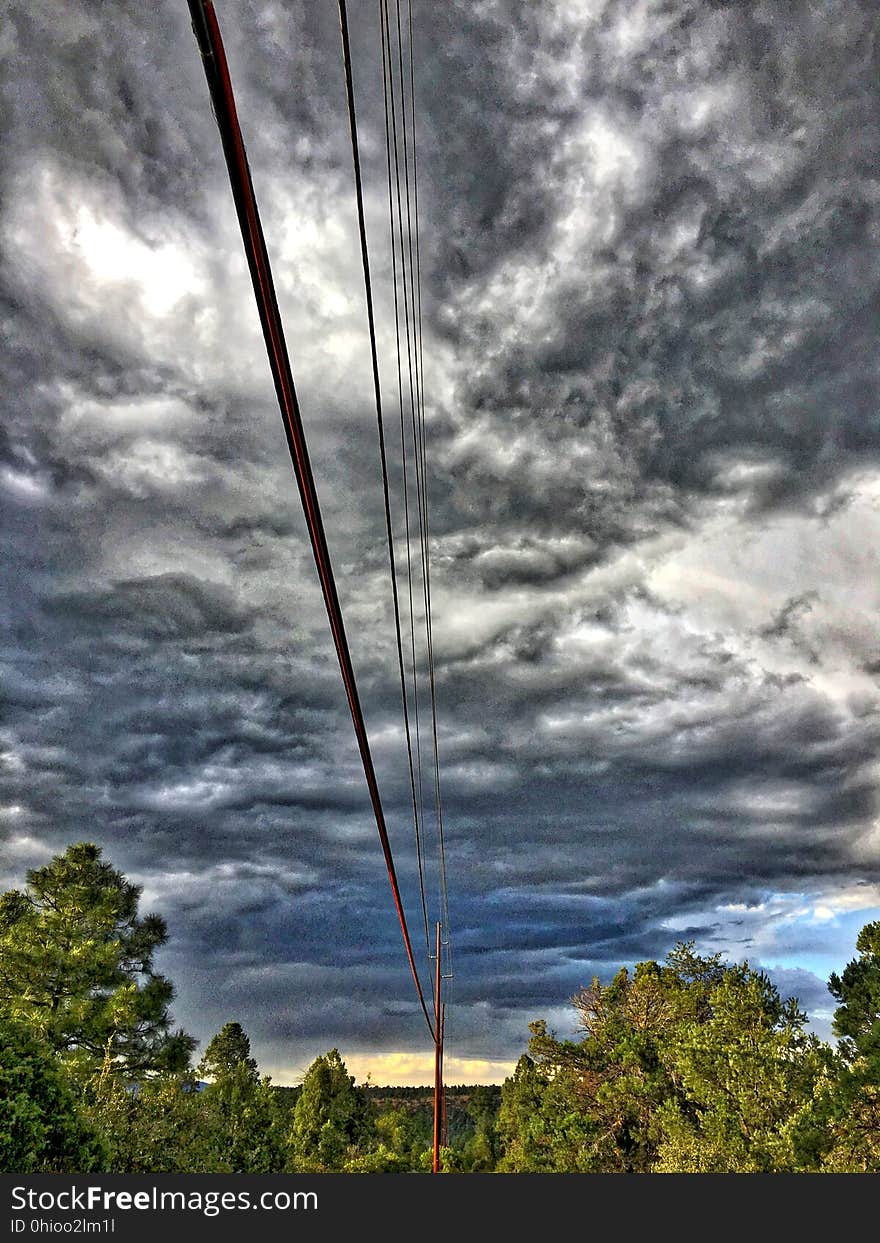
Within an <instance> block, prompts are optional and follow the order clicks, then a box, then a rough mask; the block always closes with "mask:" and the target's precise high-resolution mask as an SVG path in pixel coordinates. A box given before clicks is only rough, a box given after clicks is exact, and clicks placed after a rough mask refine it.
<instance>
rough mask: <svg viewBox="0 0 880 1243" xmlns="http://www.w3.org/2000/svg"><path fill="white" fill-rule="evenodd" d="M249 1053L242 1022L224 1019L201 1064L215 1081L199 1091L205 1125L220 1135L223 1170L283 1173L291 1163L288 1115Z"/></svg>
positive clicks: (236, 1172) (217, 1135) (237, 1172)
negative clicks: (288, 1147)
mask: <svg viewBox="0 0 880 1243" xmlns="http://www.w3.org/2000/svg"><path fill="white" fill-rule="evenodd" d="M250 1053H251V1042H250V1040H249V1039H248V1036H247V1034H246V1033H245V1031H244V1029H243V1028H242V1026H241V1024H240V1023H226V1024H225V1025H224V1027H222V1028H221V1030H220V1031H219V1032H218V1033H217V1035H216V1036H214V1038H213V1039H212V1040H211V1041H210V1043H209V1044H208V1047H207V1049H206V1050H205V1056H204V1057H203V1059H202V1061H201V1063H200V1064H199V1073H200V1074H208V1075H211V1076H212V1079H213V1082H211V1083H210V1084H208V1086H207V1087H206V1088H205V1089H204V1091H203V1092H202V1093H200V1097H201V1100H200V1104H201V1106H202V1109H203V1111H204V1125H205V1126H206V1127H207V1128H208V1129H209V1130H211V1131H212V1133H213V1134H214V1135H215V1136H216V1146H217V1149H218V1151H219V1152H220V1153H221V1154H222V1161H223V1164H224V1168H225V1167H228V1168H229V1169H231V1170H232V1172H233V1173H235V1174H280V1173H281V1172H282V1171H283V1170H284V1167H285V1164H286V1161H287V1141H286V1135H285V1129H286V1124H287V1121H288V1118H287V1114H286V1112H284V1111H283V1107H282V1104H281V1101H280V1099H279V1097H278V1095H277V1093H276V1092H275V1090H274V1088H273V1087H272V1084H271V1080H270V1079H269V1077H268V1076H266V1077H265V1078H262V1079H261V1078H260V1075H259V1073H258V1071H257V1063H256V1061H255V1060H254V1058H252V1057H251V1055H250Z"/></svg>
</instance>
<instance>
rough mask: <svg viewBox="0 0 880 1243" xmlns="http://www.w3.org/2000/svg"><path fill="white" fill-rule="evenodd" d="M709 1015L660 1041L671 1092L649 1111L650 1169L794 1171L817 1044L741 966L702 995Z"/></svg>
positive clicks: (792, 1007) (768, 987) (795, 1014)
mask: <svg viewBox="0 0 880 1243" xmlns="http://www.w3.org/2000/svg"><path fill="white" fill-rule="evenodd" d="M708 1001H709V1005H710V1013H709V1014H708V1015H706V1016H705V1017H702V1018H697V1017H695V1018H691V1019H689V1020H688V1021H686V1022H685V1023H684V1024H682V1025H681V1026H680V1027H679V1028H678V1029H677V1030H676V1031H675V1032H674V1033H672V1034H671V1037H670V1038H667V1039H665V1040H664V1041H663V1042H662V1049H661V1058H662V1061H663V1063H664V1065H665V1067H666V1068H667V1071H668V1073H669V1075H670V1078H671V1079H672V1081H673V1082H674V1084H675V1085H676V1088H677V1091H676V1092H675V1094H673V1095H670V1097H669V1099H668V1100H666V1101H665V1102H663V1103H662V1105H661V1106H660V1108H659V1110H658V1111H657V1115H656V1120H655V1128H654V1129H655V1132H656V1134H657V1135H658V1136H659V1138H660V1142H659V1145H658V1151H657V1160H656V1162H655V1164H654V1167H653V1168H654V1170H655V1171H657V1172H659V1173H664V1172H665V1173H783V1172H793V1171H796V1170H798V1169H801V1168H802V1164H801V1162H802V1158H803V1151H804V1149H803V1147H802V1145H799V1143H798V1136H799V1134H800V1132H801V1131H802V1121H803V1115H804V1114H805V1112H809V1111H810V1110H811V1109H812V1105H813V1100H814V1089H815V1087H816V1084H817V1082H818V1080H819V1078H820V1076H821V1073H822V1064H823V1063H822V1058H821V1053H820V1048H819V1042H818V1041H817V1040H816V1038H815V1037H814V1036H810V1035H809V1034H807V1033H806V1032H805V1031H804V1024H805V1023H806V1015H805V1014H803V1013H802V1012H801V1011H800V1010H799V1009H798V1006H797V1002H796V1001H794V1000H789V1001H783V1000H782V998H781V997H780V995H779V992H778V991H777V989H776V988H775V986H774V985H773V984H772V983H771V982H770V981H769V980H768V979H767V977H766V976H764V975H763V974H762V973H760V972H755V971H752V970H751V969H750V968H749V966H748V964H747V963H743V964H741V965H739V966H737V967H733V968H730V969H729V970H728V971H727V972H726V973H725V974H724V977H723V978H722V979H721V980H720V982H719V983H718V984H717V985H716V986H715V987H714V988H713V989H712V990H711V992H710V994H709V997H708Z"/></svg>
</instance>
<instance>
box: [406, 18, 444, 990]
mask: <svg viewBox="0 0 880 1243" xmlns="http://www.w3.org/2000/svg"><path fill="white" fill-rule="evenodd" d="M397 8H398V37H399V31H400V0H397ZM407 17H408V23H407V24H408V33H409V93H410V114H411V133H412V169H413V200H414V201H413V214H414V217H415V255H416V258H415V288H416V293H417V322H416V336H417V342H418V352H417V375H418V376H419V377H420V381H419V433H420V450H421V459H422V470H421V475H422V505H423V514H424V591H425V632H426V646H427V657H428V684H429V691H430V702H431V735H432V746H433V760H434V798H435V806H436V812H437V839H438V848H439V856H440V857H439V873H440V902H441V918H442V920H443V928H444V930H445V932H446V945H447V964H448V971H449V974H450V975H451V974H452V939H451V930H450V925H449V892H448V886H447V876H446V842H445V835H444V831H443V799H442V795H441V788H440V748H439V739H438V731H437V688H436V678H435V670H434V621H433V609H432V600H431V557H430V539H431V533H430V521H429V506H428V483H427V445H426V440H427V438H426V432H425V355H424V336H423V331H422V264H421V238H420V230H419V173H418V145H417V141H416V99H415V55H414V47H413V20H412V0H407ZM401 73H402V69H401ZM401 87H402V83H401ZM404 115H405V113H404ZM410 240H412V237H411V236H410ZM410 265H411V269H412V252H410Z"/></svg>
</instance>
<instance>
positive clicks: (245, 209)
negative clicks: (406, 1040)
mask: <svg viewBox="0 0 880 1243" xmlns="http://www.w3.org/2000/svg"><path fill="white" fill-rule="evenodd" d="M188 4H189V9H190V15H191V18H192V25H193V31H194V33H195V36H196V41H197V43H198V46H199V50H200V52H201V56H202V64H203V68H204V71H205V78H206V80H207V84H208V90H209V93H210V95H211V100H212V104H213V108H214V115H215V118H216V121H217V126H218V129H219V131H220V137H221V141H222V144H223V151H224V155H225V158H226V165H227V169H228V172H229V179H230V185H231V188H232V194H233V199H234V201H235V207H236V213H237V215H238V220H239V226H240V228H241V234H242V241H243V243H244V248H245V254H246V256H247V261H248V267H249V269H250V273H251V280H252V283H253V287H254V295H255V298H256V302H257V308H258V311H259V315H260V322H261V325H262V328H263V336H264V339H265V342H266V349H267V353H268V356H269V365H270V368H271V371H272V378H273V381H274V384H275V391H276V395H277V397H278V404H279V408H280V411H281V416H282V422H283V425H284V432H285V436H286V439H287V445H288V449H289V451H290V457H291V463H292V465H293V470H294V474H295V477H296V482H297V487H298V489H299V494H300V499H301V501H302V505H303V511H304V514H305V518H306V524H307V527H308V531H309V540H310V543H311V546H312V553H313V555H314V559H315V565H316V568H317V571H318V577H319V580H320V584H321V591H322V595H323V597H324V604H325V607H326V610H327V617H328V620H329V622H330V629H331V633H332V635H333V642H334V646H335V648H336V654H337V658H338V661H339V667H340V672H341V674H342V680H343V685H344V687H345V693H346V698H347V700H348V705H349V710H350V712H351V717H352V722H353V725H354V730H355V736H356V738H357V742H358V749H359V751H360V756H361V763H362V765H363V769H364V776H365V777H366V781H367V788H368V790H369V794H370V801H371V803H372V806H373V813H374V816H375V819H376V827H377V829H378V832H379V840H380V842H381V845H382V852H383V855H384V858H385V865H386V868H387V871H388V879H389V883H390V885H391V892H392V896H393V899H394V905H395V909H396V911H397V917H398V921H399V923H400V928H401V932H402V934H403V940H404V946H405V949H406V955H407V959H408V961H409V966H410V971H411V973H412V977H413V982H414V984H415V987H416V992H417V994H418V999H419V1003H420V1005H421V1008H422V1012H423V1014H424V1017H425V1022H426V1023H427V1024H428V1029H429V1031H430V1032H431V1035H432V1037H433V1038H434V1039H435V1041H436V1039H437V1038H438V1036H439V1033H437V1032H435V1030H434V1025H433V1024H432V1022H431V1018H430V1016H429V1014H428V1007H427V1003H426V1000H425V995H424V992H423V990H422V985H421V981H420V979H419V973H418V969H417V967H416V963H415V957H414V954H413V949H412V943H411V941H410V935H409V930H408V927H407V923H406V915H405V913H404V909H403V902H402V899H401V896H400V888H399V885H398V882H397V875H396V871H395V867H394V859H393V856H392V852H391V843H390V841H389V838H388V830H387V827H386V824H385V814H384V811H383V808H382V801H381V796H380V792H379V787H378V782H377V779H376V772H375V767H374V764H373V758H372V753H371V751H370V744H369V737H368V734H367V729H366V723H365V721H364V716H363V711H362V709H361V704H360V699H359V696H358V690H357V683H356V680H355V675H354V668H353V666H352V662H351V653H350V650H349V646H348V639H347V636H346V633H345V624H344V620H343V616H342V609H341V607H340V604H339V596H338V593H337V589H336V580H335V577H334V574H333V567H332V563H331V560H330V552H329V548H328V546H327V539H326V535H325V532H324V525H323V520H322V517H321V510H320V506H319V503H318V495H317V491H316V489H315V482H314V477H313V475H312V469H311V462H310V459H309V454H308V447H307V445H306V439H305V432H304V429H303V424H302V417H301V414H300V409H299V403H298V400H297V396H296V390H295V387H294V381H293V373H292V370H291V366H290V359H289V356H288V352H287V344H286V341H285V338H284V330H283V326H282V323H281V315H280V311H279V309H278V300H277V297H276V295H275V288H274V283H273V281H272V274H271V269H270V265H269V256H268V252H267V250H266V243H265V238H264V236H263V230H262V225H261V222H260V217H259V212H258V209H257V202H256V196H255V194H254V188H253V183H252V180H251V173H250V168H249V166H248V161H247V155H246V152H245V148H244V140H243V138H242V134H241V128H240V126H239V122H238V116H237V111H236V107H235V98H234V95H233V91H232V82H231V80H230V76H229V67H228V65H227V62H226V54H225V51H224V48H223V40H222V38H221V35H220V27H219V24H218V22H217V16H216V13H215V12H214V6H213V4H211V3H210V0H188Z"/></svg>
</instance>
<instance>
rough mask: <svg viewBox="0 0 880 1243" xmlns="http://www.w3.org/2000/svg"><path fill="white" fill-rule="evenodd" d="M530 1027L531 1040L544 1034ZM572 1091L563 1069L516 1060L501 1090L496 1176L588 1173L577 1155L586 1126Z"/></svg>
mask: <svg viewBox="0 0 880 1243" xmlns="http://www.w3.org/2000/svg"><path fill="white" fill-rule="evenodd" d="M530 1027H531V1028H532V1031H533V1033H534V1035H538V1036H546V1034H547V1033H546V1027H545V1025H544V1024H543V1023H532V1024H530ZM533 1038H534V1036H533ZM551 1039H552V1038H551ZM574 1086H575V1085H574V1081H573V1074H572V1072H571V1071H570V1070H569V1069H557V1070H555V1071H554V1070H553V1069H551V1068H550V1067H549V1066H548V1065H542V1064H539V1063H538V1062H537V1061H535V1059H533V1058H532V1057H530V1056H529V1055H528V1054H527V1053H524V1054H523V1055H522V1057H521V1058H520V1059H519V1061H518V1062H517V1064H516V1069H515V1070H514V1072H513V1075H512V1076H511V1077H510V1078H509V1079H506V1080H505V1081H504V1083H503V1084H502V1085H501V1108H500V1110H499V1112H498V1135H499V1138H500V1141H501V1145H502V1148H503V1155H502V1157H501V1159H500V1161H499V1162H498V1165H497V1169H498V1171H499V1172H500V1173H504V1174H543V1173H557V1172H571V1173H575V1172H584V1170H585V1169H587V1168H591V1167H590V1166H589V1165H585V1164H584V1162H583V1160H582V1157H581V1154H582V1153H583V1152H584V1151H586V1150H587V1137H588V1134H589V1131H590V1129H591V1125H592V1124H591V1120H590V1119H589V1118H588V1117H586V1116H585V1115H584V1113H583V1111H582V1110H580V1109H579V1108H578V1105H577V1103H576V1099H575V1091H574Z"/></svg>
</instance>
